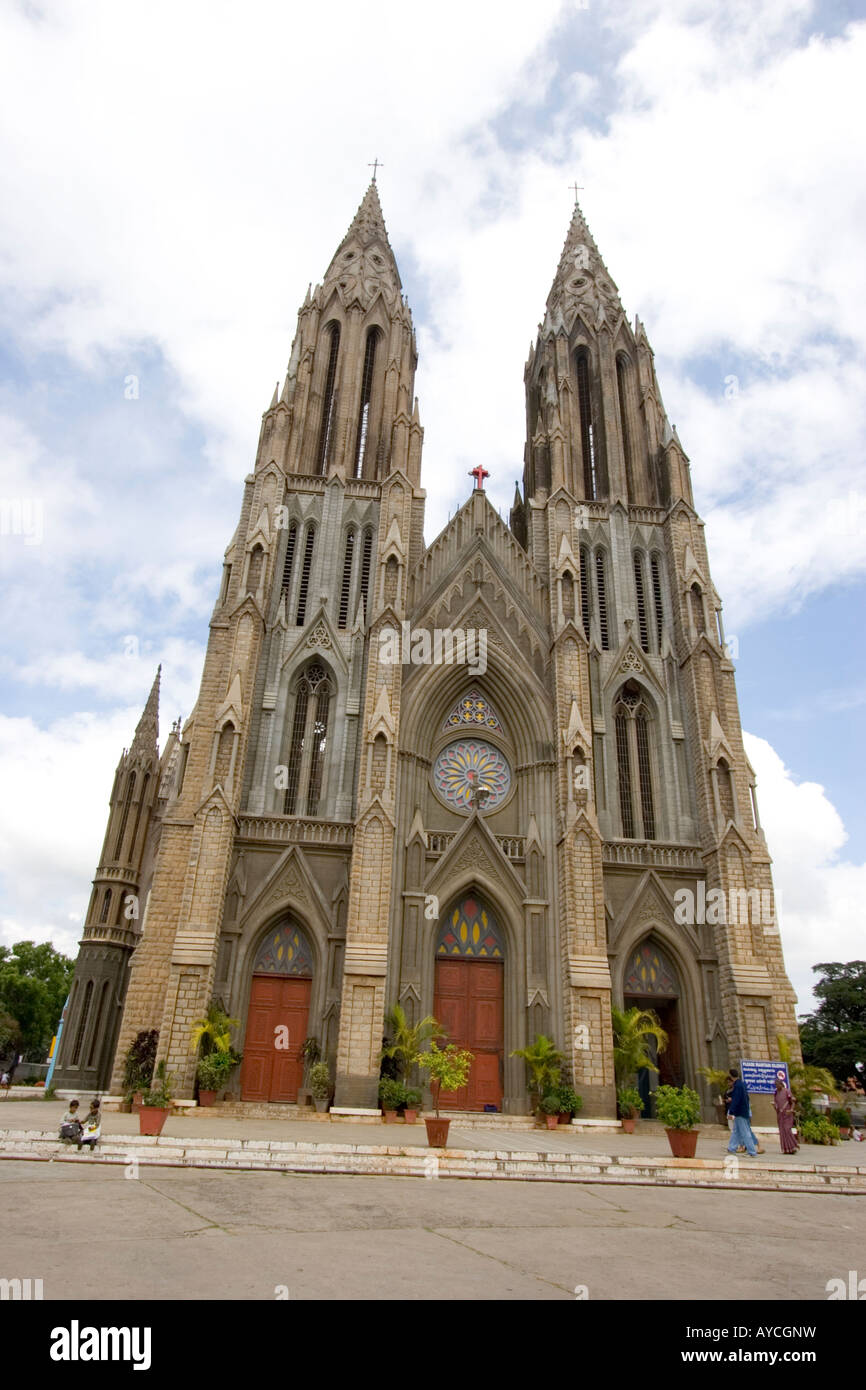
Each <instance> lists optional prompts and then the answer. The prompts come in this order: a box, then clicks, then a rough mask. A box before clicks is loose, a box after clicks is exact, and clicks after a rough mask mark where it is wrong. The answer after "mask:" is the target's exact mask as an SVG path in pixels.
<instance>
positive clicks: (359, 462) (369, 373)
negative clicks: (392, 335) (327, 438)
mask: <svg viewBox="0 0 866 1390" xmlns="http://www.w3.org/2000/svg"><path fill="white" fill-rule="evenodd" d="M378 341H379V330H378V329H377V328H371V329H370V331H369V333H368V334H367V346H366V348H365V350H364V371H363V375H362V378H361V404H360V407H359V410H358V433H357V439H356V442H355V467H354V470H353V476H354V477H356V478H363V476H364V462H365V459H366V455H367V441H368V437H369V431H370V402H371V399H372V395H373V369H374V367H375V364H376V344H377V343H378Z"/></svg>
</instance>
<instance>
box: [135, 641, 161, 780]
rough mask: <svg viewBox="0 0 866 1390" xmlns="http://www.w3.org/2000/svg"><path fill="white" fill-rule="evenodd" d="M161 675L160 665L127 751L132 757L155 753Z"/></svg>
mask: <svg viewBox="0 0 866 1390" xmlns="http://www.w3.org/2000/svg"><path fill="white" fill-rule="evenodd" d="M161 673H162V663H160V665H159V666H157V668H156V676H155V678H154V682H153V685H152V686H151V688H150V694H149V695H148V697H147V703H146V704H145V706H144V709H143V710H142V714H141V718H140V719H139V721H138V725H137V726H136V730H135V737H134V738H133V740H132V747H131V748H130V750H129V751H130V756H132V757H134V756H135V755H136V754H137V753H138V754H144V755H145V756H147V755H150V754H151V753H155V752H156V744H157V737H158V734H159V680H160V675H161Z"/></svg>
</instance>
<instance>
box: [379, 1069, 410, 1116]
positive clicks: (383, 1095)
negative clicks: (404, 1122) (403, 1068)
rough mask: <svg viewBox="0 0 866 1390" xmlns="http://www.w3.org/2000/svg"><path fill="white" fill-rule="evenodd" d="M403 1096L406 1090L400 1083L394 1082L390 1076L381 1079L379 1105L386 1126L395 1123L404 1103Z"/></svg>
mask: <svg viewBox="0 0 866 1390" xmlns="http://www.w3.org/2000/svg"><path fill="white" fill-rule="evenodd" d="M405 1094H406V1088H405V1087H404V1085H403V1083H402V1081H395V1080H394V1078H393V1077H391V1076H383V1077H382V1080H381V1081H380V1082H379V1104H380V1105H381V1107H382V1118H383V1120H384V1122H385V1124H386V1125H395V1124H396V1123H397V1112H398V1110H399V1109H400V1106H401V1105H403V1103H404V1098H405Z"/></svg>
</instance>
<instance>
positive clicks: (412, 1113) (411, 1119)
mask: <svg viewBox="0 0 866 1390" xmlns="http://www.w3.org/2000/svg"><path fill="white" fill-rule="evenodd" d="M403 1119H404V1120H405V1121H406V1123H407V1125H415V1124H417V1123H418V1111H417V1110H410V1109H409V1107H408V1106H407V1107H406V1109H405V1110H404V1111H403Z"/></svg>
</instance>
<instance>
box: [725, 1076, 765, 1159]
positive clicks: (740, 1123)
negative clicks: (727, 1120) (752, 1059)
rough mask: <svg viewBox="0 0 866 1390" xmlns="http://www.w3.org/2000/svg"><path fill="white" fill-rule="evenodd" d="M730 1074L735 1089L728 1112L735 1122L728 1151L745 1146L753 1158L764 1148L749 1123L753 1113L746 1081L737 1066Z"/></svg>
mask: <svg viewBox="0 0 866 1390" xmlns="http://www.w3.org/2000/svg"><path fill="white" fill-rule="evenodd" d="M728 1075H729V1076H730V1077H731V1079H732V1081H733V1083H734V1089H733V1090H732V1091H731V1098H730V1100H729V1101H728V1114H729V1115H730V1116H731V1119H732V1120H733V1122H734V1128H733V1130H732V1131H731V1142H730V1144H729V1145H728V1153H729V1154H735V1153H737V1151H738V1149H740V1148H743V1149H745V1150H746V1153H747V1154H749V1156H750V1157H751V1158H755V1157H756V1155H757V1154H762V1153H763V1152H764V1150H763V1149H762V1148H761V1146H760V1144H759V1143H758V1141H757V1139H756V1138H755V1136H754V1134H753V1133H752V1126H751V1125H750V1124H749V1120H750V1118H751V1113H752V1110H751V1106H750V1105H749V1093H748V1091H747V1090H746V1085H745V1082H743V1081H741V1080H740V1076H739V1073H738V1071H737V1069H736V1067H731V1070H730V1072H729V1073H728Z"/></svg>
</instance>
